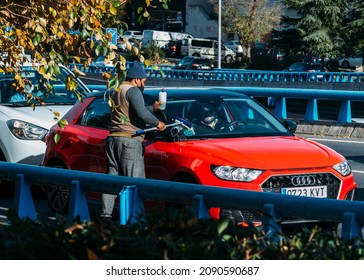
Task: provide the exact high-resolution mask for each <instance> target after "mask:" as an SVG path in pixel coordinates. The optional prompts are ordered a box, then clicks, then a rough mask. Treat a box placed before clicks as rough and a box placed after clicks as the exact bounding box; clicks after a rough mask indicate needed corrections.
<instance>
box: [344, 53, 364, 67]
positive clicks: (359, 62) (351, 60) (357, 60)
mask: <svg viewBox="0 0 364 280" xmlns="http://www.w3.org/2000/svg"><path fill="white" fill-rule="evenodd" d="M339 66H341V67H343V68H357V67H361V66H363V52H359V53H358V55H356V56H354V57H345V58H341V59H339Z"/></svg>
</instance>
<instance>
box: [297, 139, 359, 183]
mask: <svg viewBox="0 0 364 280" xmlns="http://www.w3.org/2000/svg"><path fill="white" fill-rule="evenodd" d="M301 136H303V137H306V138H308V139H311V140H314V141H317V142H319V143H321V144H324V145H326V146H328V147H330V148H332V149H334V150H335V151H337V152H339V153H340V154H342V155H343V156H345V158H346V159H347V160H348V161H349V163H350V166H351V168H352V170H353V174H354V178H355V180H356V182H357V184H358V187H359V188H364V140H362V139H356V138H350V139H348V138H335V137H328V136H311V135H301Z"/></svg>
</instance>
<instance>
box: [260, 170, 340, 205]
mask: <svg viewBox="0 0 364 280" xmlns="http://www.w3.org/2000/svg"><path fill="white" fill-rule="evenodd" d="M310 186H327V198H333V199H337V198H338V194H339V190H340V186H341V181H340V179H338V178H337V177H336V176H334V175H333V174H331V173H318V174H294V175H279V176H272V177H269V178H268V179H267V180H266V181H265V182H264V183H263V184H262V189H263V191H264V192H273V193H281V188H295V187H310Z"/></svg>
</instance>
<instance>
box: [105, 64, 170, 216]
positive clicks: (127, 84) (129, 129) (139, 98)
mask: <svg viewBox="0 0 364 280" xmlns="http://www.w3.org/2000/svg"><path fill="white" fill-rule="evenodd" d="M146 78H147V74H146V72H145V70H144V68H143V66H142V64H141V63H140V62H138V61H134V62H133V64H132V66H131V67H130V68H129V70H128V72H127V75H126V79H125V81H124V82H123V83H122V84H121V86H120V87H119V88H118V89H117V90H115V92H114V93H113V95H112V96H111V100H112V101H113V103H114V104H115V107H114V108H113V110H112V112H111V128H110V135H109V136H108V137H107V139H106V158H107V165H108V166H107V173H108V174H111V175H120V176H130V177H140V178H145V169H144V147H143V139H144V135H135V131H137V130H140V129H143V128H145V124H150V125H153V126H156V127H157V129H158V130H160V131H162V130H164V129H165V128H166V126H165V124H164V123H163V122H161V121H159V120H158V119H157V118H156V117H155V116H154V115H153V114H152V113H151V112H150V111H149V110H148V109H147V108H146V107H145V105H144V99H143V94H142V91H143V90H144V86H145V82H146ZM115 198H116V195H112V194H102V197H101V218H103V219H105V218H106V219H108V218H111V217H112V211H113V208H114V202H115Z"/></svg>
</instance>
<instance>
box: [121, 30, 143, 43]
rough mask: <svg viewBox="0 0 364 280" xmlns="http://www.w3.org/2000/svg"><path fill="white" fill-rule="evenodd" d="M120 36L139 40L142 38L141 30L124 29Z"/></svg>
mask: <svg viewBox="0 0 364 280" xmlns="http://www.w3.org/2000/svg"><path fill="white" fill-rule="evenodd" d="M122 36H123V37H125V38H128V39H131V38H134V39H137V40H138V41H141V40H142V39H143V32H142V31H139V30H126V31H124V33H123V35H122Z"/></svg>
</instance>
